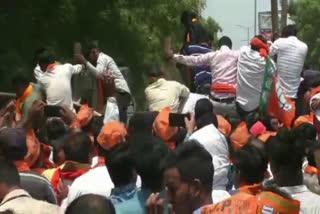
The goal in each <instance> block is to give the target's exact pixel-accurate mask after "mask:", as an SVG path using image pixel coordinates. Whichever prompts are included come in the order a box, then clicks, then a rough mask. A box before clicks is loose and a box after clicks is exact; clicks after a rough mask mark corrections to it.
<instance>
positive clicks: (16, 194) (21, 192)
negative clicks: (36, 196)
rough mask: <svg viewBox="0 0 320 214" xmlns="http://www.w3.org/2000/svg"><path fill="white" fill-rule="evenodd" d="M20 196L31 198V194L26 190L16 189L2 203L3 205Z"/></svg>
mask: <svg viewBox="0 0 320 214" xmlns="http://www.w3.org/2000/svg"><path fill="white" fill-rule="evenodd" d="M19 196H26V197H31V196H30V195H29V193H27V192H26V191H25V190H23V189H16V190H13V191H11V192H9V193H8V194H7V195H6V196H5V197H4V199H3V200H2V201H1V204H3V203H5V202H7V201H9V200H10V199H11V198H17V197H19Z"/></svg>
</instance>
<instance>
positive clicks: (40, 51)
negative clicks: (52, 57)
mask: <svg viewBox="0 0 320 214" xmlns="http://www.w3.org/2000/svg"><path fill="white" fill-rule="evenodd" d="M45 51H49V50H48V49H47V48H44V47H42V48H38V49H36V50H35V51H34V56H33V64H34V66H35V65H37V64H38V61H39V56H40V54H41V53H43V52H45Z"/></svg>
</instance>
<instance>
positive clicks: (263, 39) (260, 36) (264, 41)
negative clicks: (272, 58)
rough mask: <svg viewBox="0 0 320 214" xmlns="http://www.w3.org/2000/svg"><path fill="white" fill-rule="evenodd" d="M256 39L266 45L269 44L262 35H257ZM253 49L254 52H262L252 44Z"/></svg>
mask: <svg viewBox="0 0 320 214" xmlns="http://www.w3.org/2000/svg"><path fill="white" fill-rule="evenodd" d="M254 38H257V39H260V40H261V41H262V42H263V43H264V44H267V40H266V39H265V38H264V37H263V36H262V35H257V36H255V37H254ZM250 46H251V49H252V50H254V51H258V52H259V51H260V48H259V47H257V46H255V45H253V44H251V45H250Z"/></svg>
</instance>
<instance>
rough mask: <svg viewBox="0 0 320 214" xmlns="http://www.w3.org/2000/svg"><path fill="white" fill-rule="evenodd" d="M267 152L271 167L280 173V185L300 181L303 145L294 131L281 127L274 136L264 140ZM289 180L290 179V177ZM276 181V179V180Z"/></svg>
mask: <svg viewBox="0 0 320 214" xmlns="http://www.w3.org/2000/svg"><path fill="white" fill-rule="evenodd" d="M266 148H267V153H268V156H269V161H270V164H271V168H272V169H275V170H277V171H278V172H280V173H282V178H279V179H282V181H278V182H279V183H280V182H281V183H282V184H281V185H288V183H290V182H295V184H296V182H302V163H303V157H304V153H305V146H304V145H303V143H302V142H300V139H298V138H297V136H296V133H295V132H294V131H290V130H289V129H287V128H282V129H280V130H279V131H278V134H277V135H276V136H273V137H270V138H269V139H268V140H267V142H266ZM289 178H290V179H291V180H290V179H289ZM276 182H277V181H276Z"/></svg>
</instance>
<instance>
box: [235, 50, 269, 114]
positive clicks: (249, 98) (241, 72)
mask: <svg viewBox="0 0 320 214" xmlns="http://www.w3.org/2000/svg"><path fill="white" fill-rule="evenodd" d="M265 65H266V60H265V59H264V58H263V57H261V56H260V53H259V52H257V51H254V50H252V49H251V48H250V47H247V46H245V47H242V48H241V49H240V56H239V61H238V75H237V103H238V104H239V105H240V107H241V108H242V109H243V110H244V111H247V112H250V111H253V110H255V109H256V108H258V106H259V102H260V94H261V88H262V82H263V74H264V69H265Z"/></svg>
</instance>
